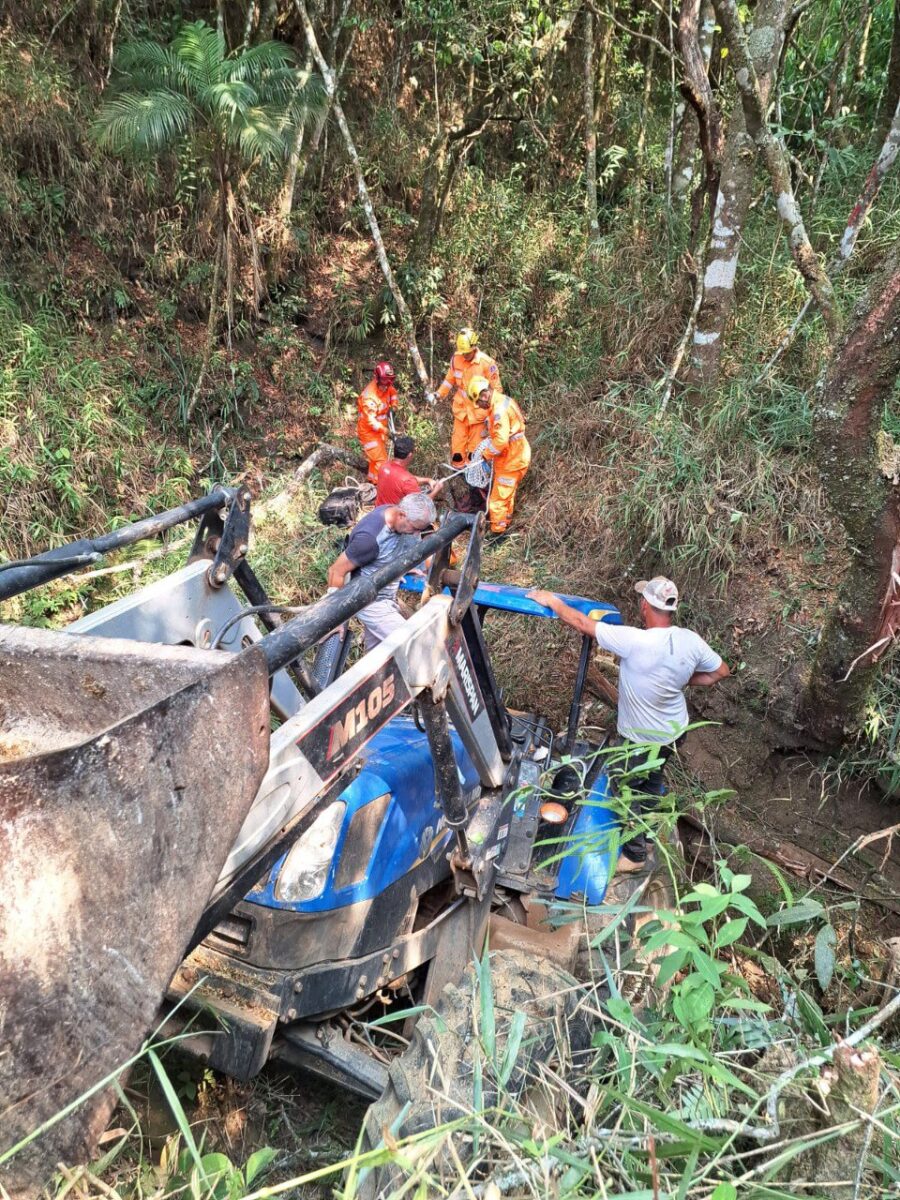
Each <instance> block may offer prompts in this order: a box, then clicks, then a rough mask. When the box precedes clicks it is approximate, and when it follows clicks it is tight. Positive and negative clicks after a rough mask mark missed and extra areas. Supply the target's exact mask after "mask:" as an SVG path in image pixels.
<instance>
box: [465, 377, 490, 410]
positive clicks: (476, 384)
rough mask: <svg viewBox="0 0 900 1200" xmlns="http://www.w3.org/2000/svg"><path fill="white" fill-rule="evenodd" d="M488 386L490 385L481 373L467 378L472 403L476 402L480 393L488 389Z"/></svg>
mask: <svg viewBox="0 0 900 1200" xmlns="http://www.w3.org/2000/svg"><path fill="white" fill-rule="evenodd" d="M490 387H491V385H490V384H489V383H488V381H487V380H486V379H485V377H484V376H483V375H476V376H475V377H474V379H470V380H469V399H470V400H471V401H472V403H473V404H477V403H478V397H479V396H480V395H481V393H482V392H487V391H489V390H490Z"/></svg>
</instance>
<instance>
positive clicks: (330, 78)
mask: <svg viewBox="0 0 900 1200" xmlns="http://www.w3.org/2000/svg"><path fill="white" fill-rule="evenodd" d="M294 4H295V6H296V8H297V15H298V16H299V17H300V20H301V22H302V24H303V31H304V33H305V34H306V41H307V44H308V46H309V49H310V52H311V54H312V56H313V58H314V59H315V60H316V65H317V66H318V68H319V71H320V73H321V75H322V79H323V81H324V83H325V90H326V91H327V93H328V95H329V97H330V99H331V105H332V109H333V111H334V115H335V117H336V119H337V123H338V127H339V128H340V131H341V135H342V137H343V139H344V145H345V147H346V149H347V154H348V155H349V156H350V161H351V162H352V163H353V168H354V170H355V171H356V186H357V190H358V192H359V199H360V202H361V203H362V206H363V211H364V212H365V214H366V219H367V220H368V222H369V230H370V231H371V234H372V242H373V243H374V246H375V254H376V256H377V258H378V265H379V266H380V267H381V272H382V274H383V275H384V279H385V283H386V284H387V285H388V288H389V290H390V293H391V295H392V296H393V298H394V303H395V304H396V306H397V312H398V313H399V314H400V323H401V325H402V326H403V331H404V333H405V335H406V346H407V349H408V350H409V356H410V358H411V359H412V361H413V365H414V366H415V369H416V374H417V375H418V377H419V382H420V383H421V384H422V387H423V388H424V389H425V390H426V391H430V389H431V380H430V379H429V378H428V372H427V371H426V369H425V363H424V362H423V361H422V355H421V354H420V353H419V346H418V343H417V342H416V330H415V326H414V325H413V319H412V313H410V311H409V306H408V305H407V303H406V300H405V299H404V296H403V293H402V292H401V291H400V288H399V286H398V285H397V281H396V280H395V278H394V272H393V270H392V269H391V264H390V260H389V259H388V256H387V250H386V249H385V247H384V240H383V239H382V236H381V229H380V228H379V226H378V218H377V217H376V215H375V207H374V205H373V204H372V197H371V196H370V195H369V189H368V187H367V186H366V179H365V175H364V174H363V169H362V163H361V162H360V159H359V154H358V153H357V150H356V145H355V144H354V141H353V137H352V136H351V133H350V126H349V125H348V124H347V118H346V117H345V116H344V110H343V108H342V107H341V103H340V101H339V100H338V98H337V82H336V80H335V76H334V71H332V69H331V68H330V67H329V65H328V63H327V62H326V61H325V59H324V57H323V55H322V51H321V50H320V49H319V43H318V40H317V39H316V31H315V30H314V29H313V26H312V22H311V21H310V19H309V13H308V12H307V11H306V6H305V5H304V3H303V0H294Z"/></svg>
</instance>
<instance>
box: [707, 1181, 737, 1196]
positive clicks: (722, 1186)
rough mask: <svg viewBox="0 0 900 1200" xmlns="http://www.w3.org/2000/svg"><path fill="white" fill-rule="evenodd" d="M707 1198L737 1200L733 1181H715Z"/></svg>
mask: <svg viewBox="0 0 900 1200" xmlns="http://www.w3.org/2000/svg"><path fill="white" fill-rule="evenodd" d="M709 1200H737V1188H736V1187H735V1186H734V1184H733V1183H724V1182H723V1183H717V1184H716V1186H715V1188H714V1189H713V1193H712V1195H711V1196H710V1198H709Z"/></svg>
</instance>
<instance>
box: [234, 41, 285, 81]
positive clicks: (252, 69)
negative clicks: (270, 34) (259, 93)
mask: <svg viewBox="0 0 900 1200" xmlns="http://www.w3.org/2000/svg"><path fill="white" fill-rule="evenodd" d="M295 61H296V56H295V55H294V52H293V50H292V49H291V48H290V46H285V45H284V43H283V42H260V43H259V45H258V46H250V47H249V48H248V49H246V50H241V51H239V52H237V53H236V54H232V55H231V57H230V58H228V59H226V60H225V63H224V74H225V75H226V77H227V78H229V79H243V80H246V81H247V82H248V83H258V82H260V81H262V80H263V79H266V78H268V77H269V76H272V75H274V74H276V73H278V72H280V71H290V69H291V68H292V67H293V65H294V62H295Z"/></svg>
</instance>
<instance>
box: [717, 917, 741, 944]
mask: <svg viewBox="0 0 900 1200" xmlns="http://www.w3.org/2000/svg"><path fill="white" fill-rule="evenodd" d="M748 919H749V918H748V917H733V918H732V919H731V920H730V921H726V922H725V924H724V925H723V926H722V928H721V929H720V930H719V932H718V933H717V934H716V946H717V947H718V948H719V949H721V948H722V947H723V946H730V945H731V944H732V942H736V941H737V940H738V938H739V937H742V936H743V933H744V930H745V929H746V928H747V921H748Z"/></svg>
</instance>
